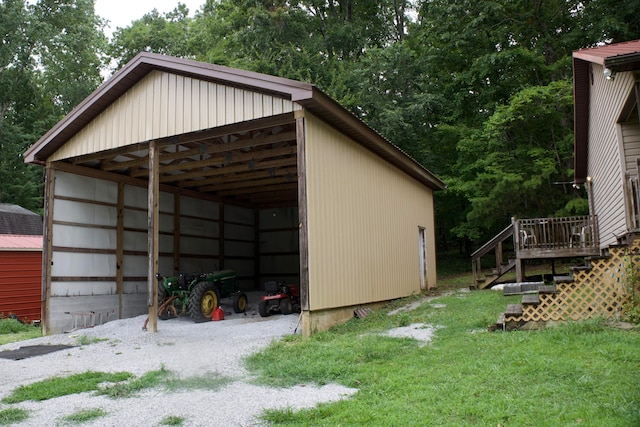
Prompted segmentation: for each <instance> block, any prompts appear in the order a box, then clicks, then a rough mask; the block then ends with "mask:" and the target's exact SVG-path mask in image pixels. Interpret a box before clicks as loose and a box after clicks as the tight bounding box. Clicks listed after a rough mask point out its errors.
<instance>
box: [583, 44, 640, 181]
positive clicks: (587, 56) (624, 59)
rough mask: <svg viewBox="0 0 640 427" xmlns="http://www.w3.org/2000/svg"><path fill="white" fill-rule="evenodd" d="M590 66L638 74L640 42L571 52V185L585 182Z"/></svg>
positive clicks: (639, 67)
mask: <svg viewBox="0 0 640 427" xmlns="http://www.w3.org/2000/svg"><path fill="white" fill-rule="evenodd" d="M591 64H598V65H601V66H603V67H604V68H609V69H610V70H612V71H613V72H624V71H634V70H640V40H633V41H628V42H622V43H615V44H610V45H604V46H598V47H593V48H588V49H581V50H577V51H575V52H573V103H574V121H573V127H574V145H573V150H574V157H573V162H574V182H575V183H576V184H582V183H584V182H585V181H586V179H587V145H588V142H589V91H590V87H591V77H590V75H591V70H590V68H591Z"/></svg>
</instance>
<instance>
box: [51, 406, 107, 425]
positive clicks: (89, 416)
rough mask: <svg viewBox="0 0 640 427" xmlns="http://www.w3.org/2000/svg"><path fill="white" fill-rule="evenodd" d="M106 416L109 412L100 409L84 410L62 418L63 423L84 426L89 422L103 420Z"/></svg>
mask: <svg viewBox="0 0 640 427" xmlns="http://www.w3.org/2000/svg"><path fill="white" fill-rule="evenodd" d="M105 415H107V412H105V411H104V410H103V409H100V408H94V409H83V410H81V411H78V412H75V413H73V414H71V415H68V416H66V417H63V418H61V421H62V422H63V423H65V424H84V423H88V422H89V421H94V420H97V419H98V418H102V417H104V416H105Z"/></svg>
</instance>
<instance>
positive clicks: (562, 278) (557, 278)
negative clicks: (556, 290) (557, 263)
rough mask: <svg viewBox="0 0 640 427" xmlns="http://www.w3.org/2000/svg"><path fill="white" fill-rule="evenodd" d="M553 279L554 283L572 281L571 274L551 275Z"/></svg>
mask: <svg viewBox="0 0 640 427" xmlns="http://www.w3.org/2000/svg"><path fill="white" fill-rule="evenodd" d="M553 281H554V282H556V283H571V282H573V276H553Z"/></svg>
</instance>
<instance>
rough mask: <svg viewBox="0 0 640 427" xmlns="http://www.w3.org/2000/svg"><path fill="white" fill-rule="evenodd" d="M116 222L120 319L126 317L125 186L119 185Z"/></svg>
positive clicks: (117, 285) (117, 292)
mask: <svg viewBox="0 0 640 427" xmlns="http://www.w3.org/2000/svg"><path fill="white" fill-rule="evenodd" d="M117 212H118V214H117V220H116V294H117V295H118V319H122V318H123V317H124V316H123V315H124V310H123V301H122V298H123V293H124V271H123V263H124V184H123V183H121V182H119V183H118V210H117Z"/></svg>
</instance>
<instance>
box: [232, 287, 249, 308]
mask: <svg viewBox="0 0 640 427" xmlns="http://www.w3.org/2000/svg"><path fill="white" fill-rule="evenodd" d="M247 304H248V300H247V294H245V293H244V292H240V293H239V294H235V295H234V296H233V311H234V313H244V312H245V311H247Z"/></svg>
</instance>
